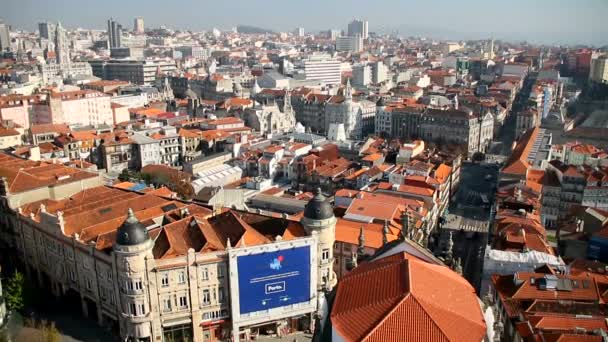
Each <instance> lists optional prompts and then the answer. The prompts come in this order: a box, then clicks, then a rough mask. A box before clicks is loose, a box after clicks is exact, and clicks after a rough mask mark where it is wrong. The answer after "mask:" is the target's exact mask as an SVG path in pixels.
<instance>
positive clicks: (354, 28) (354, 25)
mask: <svg viewBox="0 0 608 342" xmlns="http://www.w3.org/2000/svg"><path fill="white" fill-rule="evenodd" d="M368 26H369V23H368V22H367V20H361V19H354V20H353V21H351V22H350V23H349V24H348V35H349V36H356V35H359V36H361V38H363V39H367V38H369V27H368Z"/></svg>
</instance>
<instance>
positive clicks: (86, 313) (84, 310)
mask: <svg viewBox="0 0 608 342" xmlns="http://www.w3.org/2000/svg"><path fill="white" fill-rule="evenodd" d="M80 306H81V307H82V315H83V316H84V317H89V306H88V305H87V300H86V299H85V298H84V297H83V296H80Z"/></svg>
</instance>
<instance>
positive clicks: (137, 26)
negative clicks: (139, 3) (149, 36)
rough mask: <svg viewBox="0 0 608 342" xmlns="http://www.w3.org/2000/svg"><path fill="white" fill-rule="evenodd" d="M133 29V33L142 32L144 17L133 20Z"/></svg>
mask: <svg viewBox="0 0 608 342" xmlns="http://www.w3.org/2000/svg"><path fill="white" fill-rule="evenodd" d="M133 31H135V33H144V18H142V17H138V18H135V19H134V20H133Z"/></svg>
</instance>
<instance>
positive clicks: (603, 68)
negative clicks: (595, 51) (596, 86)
mask: <svg viewBox="0 0 608 342" xmlns="http://www.w3.org/2000/svg"><path fill="white" fill-rule="evenodd" d="M589 79H590V80H591V81H594V82H599V83H608V56H606V55H603V56H599V57H597V58H594V59H592V60H591V72H590V73H589Z"/></svg>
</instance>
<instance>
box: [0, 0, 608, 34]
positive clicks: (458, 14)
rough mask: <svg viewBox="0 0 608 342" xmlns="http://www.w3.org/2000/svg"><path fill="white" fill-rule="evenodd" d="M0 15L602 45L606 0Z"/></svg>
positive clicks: (256, 2)
mask: <svg viewBox="0 0 608 342" xmlns="http://www.w3.org/2000/svg"><path fill="white" fill-rule="evenodd" d="M0 9H1V10H0V18H2V19H4V20H5V21H6V22H8V23H9V24H11V25H13V26H14V27H17V28H24V29H28V30H33V29H35V27H36V23H37V22H39V21H44V20H49V21H56V20H61V22H62V23H63V24H64V26H67V27H70V28H73V27H77V26H78V27H85V28H104V27H105V23H106V20H107V19H108V18H109V17H114V18H115V19H117V20H118V21H119V22H120V23H122V24H123V26H126V27H128V28H132V26H133V18H134V17H135V16H142V17H144V20H145V24H146V27H157V26H160V25H166V26H168V27H171V28H176V29H192V30H204V29H210V28H212V27H218V28H230V27H231V26H235V25H238V24H247V25H255V26H260V27H264V28H268V29H272V30H292V29H293V28H295V27H297V26H301V27H304V28H305V29H306V30H307V31H318V30H321V29H323V30H325V29H329V28H339V29H345V27H346V25H347V23H348V22H349V21H350V20H351V19H353V18H355V17H361V18H365V19H367V20H369V29H370V31H377V32H388V31H394V30H398V31H399V34H402V35H417V36H420V35H424V36H429V37H434V38H446V39H460V38H462V39H468V38H486V37H489V36H493V37H495V38H498V39H500V38H503V39H510V40H524V39H525V40H528V41H534V42H545V43H582V44H596V45H606V44H608V20H607V19H606V18H608V0H503V1H498V0H485V1H482V0H364V1H363V0H282V1H277V0H215V1H213V2H211V1H208V0H0Z"/></svg>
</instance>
